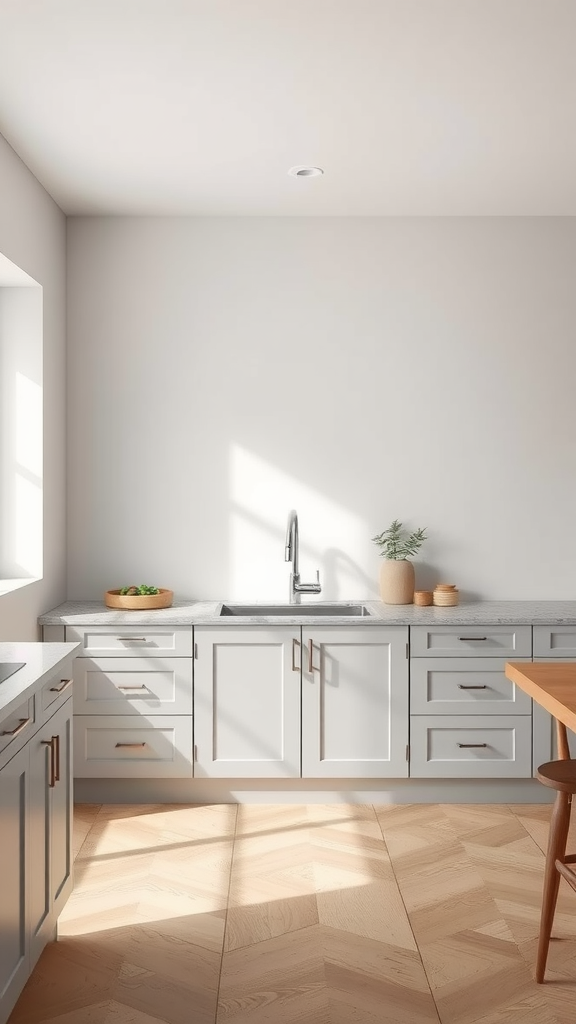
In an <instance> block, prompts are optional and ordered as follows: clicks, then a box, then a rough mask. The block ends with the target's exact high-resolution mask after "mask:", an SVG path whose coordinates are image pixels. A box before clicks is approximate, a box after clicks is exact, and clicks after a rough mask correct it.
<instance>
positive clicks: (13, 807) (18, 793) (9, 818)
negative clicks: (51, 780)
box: [0, 747, 29, 1021]
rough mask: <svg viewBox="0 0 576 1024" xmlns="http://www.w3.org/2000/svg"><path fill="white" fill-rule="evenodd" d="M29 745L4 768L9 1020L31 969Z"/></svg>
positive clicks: (1, 915) (4, 998)
mask: <svg viewBox="0 0 576 1024" xmlns="http://www.w3.org/2000/svg"><path fill="white" fill-rule="evenodd" d="M28 777H29V758H28V747H24V749H23V750H20V751H19V752H18V753H17V754H15V755H14V757H13V758H12V760H11V761H9V762H8V764H7V765H5V767H4V768H2V770H1V771H0V896H1V898H0V1006H1V1010H0V1019H2V1020H3V1021H5V1020H7V1019H8V1015H9V1013H10V1011H11V1010H12V1007H13V1006H14V1003H15V1002H16V1000H17V998H18V996H19V995H20V992H21V991H22V989H23V988H24V985H25V984H26V980H27V978H28V971H29V952H28V913H27V900H26V875H27V871H28V854H29V833H28V811H27V807H28Z"/></svg>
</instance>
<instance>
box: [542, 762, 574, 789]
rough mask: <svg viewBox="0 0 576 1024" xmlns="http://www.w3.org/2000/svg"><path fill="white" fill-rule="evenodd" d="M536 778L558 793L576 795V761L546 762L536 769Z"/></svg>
mask: <svg viewBox="0 0 576 1024" xmlns="http://www.w3.org/2000/svg"><path fill="white" fill-rule="evenodd" d="M536 778H537V779H538V781H539V782H541V783H542V785H543V786H548V787H549V788H550V789H555V790H556V791H557V792H558V793H576V761H547V762H546V764H541V765H540V767H539V768H537V769H536Z"/></svg>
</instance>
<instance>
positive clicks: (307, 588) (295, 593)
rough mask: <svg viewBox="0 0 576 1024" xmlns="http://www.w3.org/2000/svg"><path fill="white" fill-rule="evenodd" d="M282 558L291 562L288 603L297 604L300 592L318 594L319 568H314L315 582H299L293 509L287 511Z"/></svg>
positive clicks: (295, 518) (319, 587) (294, 513)
mask: <svg viewBox="0 0 576 1024" xmlns="http://www.w3.org/2000/svg"><path fill="white" fill-rule="evenodd" d="M284 558H285V561H287V562H292V572H291V573H290V603H291V604H298V603H299V601H300V594H320V593H321V591H322V586H321V584H320V570H319V569H317V570H316V583H300V572H299V569H298V514H297V512H296V511H295V509H292V511H291V512H289V513H288V526H287V527H286V547H285V551H284Z"/></svg>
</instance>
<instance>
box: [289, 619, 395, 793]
mask: <svg viewBox="0 0 576 1024" xmlns="http://www.w3.org/2000/svg"><path fill="white" fill-rule="evenodd" d="M302 640H303V644H302V651H303V671H302V776H303V777H304V778H386V777H393V778H401V777H406V776H407V775H408V764H407V759H406V745H407V743H408V661H407V658H406V643H407V640H408V630H407V629H406V628H405V627H397V628H394V627H382V628H379V627H370V628H369V629H361V628H360V629H358V628H357V629H353V628H342V627H341V626H340V627H332V628H331V627H326V628H321V627H317V626H313V627H312V626H310V627H309V628H304V629H303V632H302Z"/></svg>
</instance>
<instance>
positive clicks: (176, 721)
mask: <svg viewBox="0 0 576 1024" xmlns="http://www.w3.org/2000/svg"><path fill="white" fill-rule="evenodd" d="M192 749H193V748H192V718H191V717H189V716H188V715H179V716H178V715H172V716H170V717H169V716H167V715H166V716H151V717H147V718H138V719H135V718H129V717H127V716H125V715H101V716H100V715H74V775H75V776H76V777H77V778H81V779H82V778H83V779H166V778H170V779H177V778H190V777H191V776H192V764H193V762H192Z"/></svg>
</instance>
